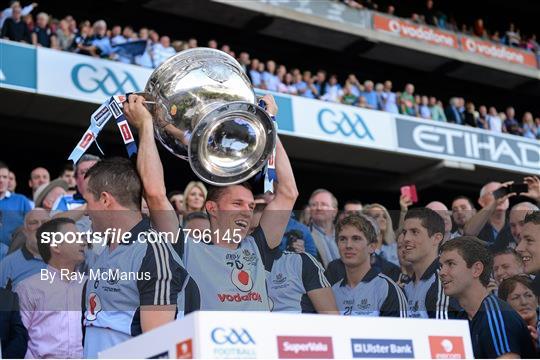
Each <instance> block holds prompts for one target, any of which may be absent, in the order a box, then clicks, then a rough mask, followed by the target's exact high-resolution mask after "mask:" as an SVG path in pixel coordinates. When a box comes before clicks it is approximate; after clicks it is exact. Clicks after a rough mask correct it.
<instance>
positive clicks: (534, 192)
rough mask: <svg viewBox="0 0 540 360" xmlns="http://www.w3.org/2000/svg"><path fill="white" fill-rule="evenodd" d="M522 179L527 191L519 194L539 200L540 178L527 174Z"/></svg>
mask: <svg viewBox="0 0 540 360" xmlns="http://www.w3.org/2000/svg"><path fill="white" fill-rule="evenodd" d="M523 181H525V183H526V184H527V185H528V186H529V191H527V192H526V193H523V194H521V195H523V196H527V197H530V198H531V199H534V200H536V201H537V202H540V178H539V177H538V176H527V177H525V178H524V179H523Z"/></svg>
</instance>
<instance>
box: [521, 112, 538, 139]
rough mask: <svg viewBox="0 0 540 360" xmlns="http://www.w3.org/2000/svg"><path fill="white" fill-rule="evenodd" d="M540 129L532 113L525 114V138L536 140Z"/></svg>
mask: <svg viewBox="0 0 540 360" xmlns="http://www.w3.org/2000/svg"><path fill="white" fill-rule="evenodd" d="M537 131H538V129H537V128H536V125H535V123H534V119H533V116H532V114H531V113H530V112H528V111H527V112H526V113H525V114H523V136H524V137H526V138H529V139H536V134H537Z"/></svg>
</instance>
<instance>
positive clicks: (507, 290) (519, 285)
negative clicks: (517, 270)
mask: <svg viewBox="0 0 540 360" xmlns="http://www.w3.org/2000/svg"><path fill="white" fill-rule="evenodd" d="M498 295H499V298H500V299H501V300H504V301H506V302H507V303H508V304H509V305H510V306H511V307H512V308H513V309H514V310H516V311H517V313H518V314H519V316H521V318H522V319H523V321H525V323H526V324H527V327H528V328H529V330H530V331H531V334H535V335H536V336H534V338H535V339H536V347H537V348H538V347H539V346H540V343H539V342H538V325H539V324H538V313H537V309H538V298H537V297H536V295H535V294H534V290H533V284H532V280H531V279H530V278H529V277H528V276H526V275H516V276H512V277H510V278H508V279H506V280H503V282H502V283H501V284H500V285H499V292H498Z"/></svg>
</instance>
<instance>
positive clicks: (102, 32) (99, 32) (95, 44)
mask: <svg viewBox="0 0 540 360" xmlns="http://www.w3.org/2000/svg"><path fill="white" fill-rule="evenodd" d="M92 32H93V34H94V35H93V37H92V45H91V47H90V48H91V50H90V53H91V54H92V56H95V57H102V58H107V57H109V55H111V53H112V46H111V40H110V39H109V38H108V37H107V23H106V22H105V21H104V20H98V21H96V22H95V23H94V26H93V31H92Z"/></svg>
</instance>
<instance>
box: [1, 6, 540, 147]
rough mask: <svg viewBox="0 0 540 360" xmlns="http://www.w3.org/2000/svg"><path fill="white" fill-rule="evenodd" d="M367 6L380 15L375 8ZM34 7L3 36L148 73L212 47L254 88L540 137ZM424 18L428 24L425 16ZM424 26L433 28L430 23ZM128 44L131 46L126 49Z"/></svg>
mask: <svg viewBox="0 0 540 360" xmlns="http://www.w3.org/2000/svg"><path fill="white" fill-rule="evenodd" d="M351 1H353V0H351ZM370 4H371V5H369V6H371V7H372V8H375V4H373V3H370ZM429 4H432V3H431V2H428V6H432V5H429ZM37 6H38V5H37V4H36V3H33V4H31V5H28V6H26V7H24V8H21V6H20V4H19V2H13V4H12V6H11V7H10V8H8V9H5V10H4V11H3V12H2V16H1V21H0V22H1V24H2V37H3V38H6V39H9V40H13V41H22V42H28V43H32V44H34V45H36V46H43V47H50V48H54V49H58V50H63V51H70V52H74V53H79V54H83V55H88V56H93V57H98V58H105V59H110V60H115V61H120V62H123V63H132V64H137V65H140V66H144V67H147V68H155V67H157V66H159V65H160V64H161V63H163V62H164V61H165V60H166V59H167V58H168V57H170V56H172V55H174V54H175V53H177V52H179V51H182V50H185V49H189V48H195V47H198V46H207V47H210V48H214V49H220V50H221V51H224V52H226V53H228V54H229V55H231V56H233V57H235V58H237V59H238V61H239V62H240V64H241V65H242V66H243V67H244V69H245V70H246V73H247V74H248V76H249V77H250V79H251V81H252V83H253V85H254V86H255V87H257V88H260V89H266V90H270V91H275V92H280V93H286V94H291V95H297V96H303V97H307V98H313V99H319V100H322V101H329V102H335V103H342V104H346V105H352V106H358V107H361V108H366V109H373V110H380V111H387V112H391V113H396V114H397V113H399V114H404V115H410V116H416V117H421V118H424V119H432V120H435V121H442V122H449V123H455V124H460V125H465V126H471V127H477V128H482V129H486V130H490V131H493V132H498V133H501V132H502V133H509V134H513V135H518V136H524V137H527V138H531V139H538V138H540V116H533V114H532V113H531V112H528V111H527V112H524V113H523V114H522V115H521V121H520V120H519V119H517V118H516V112H515V110H514V108H513V107H508V108H507V109H500V108H499V109H497V108H495V106H486V105H483V104H480V105H479V104H476V105H475V103H474V102H473V101H472V99H471V100H467V101H466V100H465V99H463V98H461V97H453V98H451V99H449V100H448V102H447V103H446V104H445V103H444V102H443V100H442V99H437V98H436V97H434V96H429V95H424V94H417V93H415V88H414V85H413V84H406V85H405V87H404V89H403V90H402V91H399V90H398V91H396V90H395V89H393V84H392V81H390V80H387V81H384V82H377V83H375V82H373V81H372V80H369V79H366V80H364V81H360V80H358V78H357V77H356V76H355V75H354V74H350V75H349V76H348V77H347V78H346V79H339V78H338V76H337V75H336V74H328V73H327V72H326V71H325V70H318V71H317V72H316V73H312V72H311V71H309V70H303V71H302V70H300V69H297V68H292V69H288V68H287V67H286V65H284V64H279V65H278V64H276V62H275V61H273V60H267V61H264V60H261V59H257V58H251V57H250V54H249V53H248V52H245V51H242V52H239V53H236V52H235V51H234V50H232V49H231V47H230V46H229V45H228V44H226V43H223V44H220V45H219V44H218V42H217V41H216V40H215V39H211V40H210V41H208V42H207V43H206V44H199V43H198V41H197V39H195V38H190V39H188V40H187V41H182V40H174V41H171V39H170V38H169V36H166V35H161V36H160V34H158V32H157V31H155V30H152V29H149V28H144V27H143V28H141V29H139V30H138V31H135V30H134V29H133V28H132V27H131V26H124V27H122V26H120V25H113V26H112V27H111V28H109V27H108V26H107V24H106V22H105V21H103V20H97V21H95V22H94V23H93V24H92V23H91V22H90V21H88V20H84V21H82V22H80V23H78V24H77V21H76V20H75V19H74V18H73V17H72V16H69V15H68V16H66V17H65V18H63V19H60V20H58V19H54V18H52V17H50V16H49V15H48V14H45V13H43V12H40V13H38V14H37V15H36V16H35V18H36V21H35V22H34V16H33V10H34V9H35V8H36V7H37ZM366 6H367V5H366ZM433 14H435V12H434V13H433ZM433 16H434V20H433V21H435V20H436V24H440V23H441V21H439V20H438V19H439V18H440V16H438V17H437V16H435V15H433ZM421 18H422V19H429V18H430V17H429V16H426V15H424V16H423V17H421ZM427 22H428V23H431V21H430V20H427ZM126 44H128V45H130V46H131V47H129V48H128V47H125V46H122V45H126ZM343 80H344V81H343Z"/></svg>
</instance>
